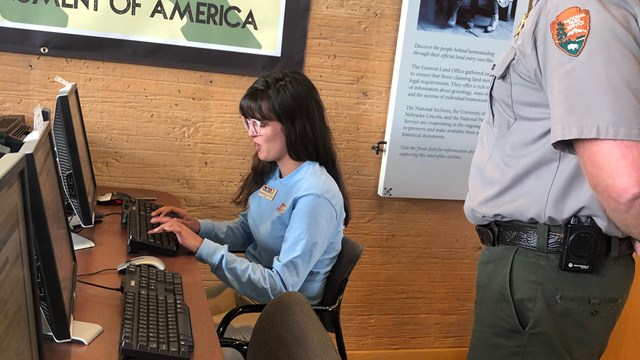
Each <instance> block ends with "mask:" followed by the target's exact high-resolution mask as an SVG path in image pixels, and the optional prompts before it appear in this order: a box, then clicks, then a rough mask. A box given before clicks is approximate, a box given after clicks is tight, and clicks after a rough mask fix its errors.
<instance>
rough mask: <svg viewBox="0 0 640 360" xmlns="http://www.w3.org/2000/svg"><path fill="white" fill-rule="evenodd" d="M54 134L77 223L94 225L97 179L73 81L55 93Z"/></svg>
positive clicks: (65, 183)
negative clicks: (56, 94)
mask: <svg viewBox="0 0 640 360" xmlns="http://www.w3.org/2000/svg"><path fill="white" fill-rule="evenodd" d="M53 135H54V141H55V147H56V155H57V159H58V164H59V167H60V175H61V178H62V185H63V187H64V191H65V194H66V196H67V198H68V199H69V202H70V203H71V206H72V207H73V210H74V211H75V213H76V215H77V217H78V220H79V221H80V224H81V225H82V226H84V227H88V226H93V223H94V217H95V206H96V179H95V176H94V174H93V166H92V162H91V153H90V152H89V142H88V141H87V133H86V131H85V127H84V119H83V117H82V108H81V106H80V97H79V96H78V88H77V87H76V84H75V83H71V84H70V85H69V86H66V87H64V88H62V89H60V91H59V92H58V97H57V98H56V108H55V115H54V121H53Z"/></svg>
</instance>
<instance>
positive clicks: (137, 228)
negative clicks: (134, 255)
mask: <svg viewBox="0 0 640 360" xmlns="http://www.w3.org/2000/svg"><path fill="white" fill-rule="evenodd" d="M160 207H162V205H159V204H156V203H154V202H151V201H146V200H140V199H131V200H125V201H123V202H122V222H123V223H125V222H126V223H127V229H128V235H127V245H128V246H129V252H130V253H131V252H137V251H148V252H151V253H156V254H160V255H169V256H173V255H176V254H177V252H178V238H177V237H176V235H175V234H174V233H172V232H162V233H159V234H147V231H149V230H151V229H153V228H155V227H156V226H157V225H156V224H151V223H150V222H149V220H151V213H152V212H153V211H154V210H157V209H159V208H160Z"/></svg>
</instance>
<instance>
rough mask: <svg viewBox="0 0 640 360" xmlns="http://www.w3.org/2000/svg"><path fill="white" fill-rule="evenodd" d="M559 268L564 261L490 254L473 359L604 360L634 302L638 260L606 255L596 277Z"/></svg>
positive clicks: (482, 275)
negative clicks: (611, 339)
mask: <svg viewBox="0 0 640 360" xmlns="http://www.w3.org/2000/svg"><path fill="white" fill-rule="evenodd" d="M616 255H617V254H616ZM559 262H560V255H559V254H549V253H540V252H538V251H536V250H529V249H525V248H521V247H516V246H509V245H498V246H495V247H485V248H484V250H483V251H482V254H481V255H480V260H479V263H478V276H477V283H476V302H475V319H474V324H473V332H472V336H471V344H470V346H469V353H468V359H470V360H475V359H482V360H487V359H500V360H503V359H531V360H540V359H545V360H546V359H554V360H555V359H577V360H589V359H598V358H600V356H601V355H602V353H603V352H604V351H605V349H606V346H607V341H608V340H609V336H610V334H611V331H612V330H613V327H614V325H615V323H616V320H617V319H618V317H619V316H620V313H621V311H622V308H623V306H624V304H625V302H626V300H627V297H628V295H629V290H630V288H631V284H632V282H633V276H634V272H635V261H634V259H633V256H632V255H631V254H629V255H624V256H620V257H617V256H615V257H614V256H612V255H609V256H602V257H600V258H599V259H598V261H597V264H596V268H595V271H594V273H593V274H583V273H573V272H566V271H562V270H560V268H559Z"/></svg>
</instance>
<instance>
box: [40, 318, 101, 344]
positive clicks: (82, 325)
mask: <svg viewBox="0 0 640 360" xmlns="http://www.w3.org/2000/svg"><path fill="white" fill-rule="evenodd" d="M41 319H42V333H43V334H45V335H47V336H50V337H52V338H53V340H54V341H55V342H58V343H59V342H61V341H58V340H57V339H56V338H55V337H54V336H53V333H52V332H51V328H50V327H49V324H48V323H47V320H46V319H45V318H44V315H42V316H41ZM103 331H104V329H103V328H102V326H100V325H98V324H92V323H88V322H84V321H78V320H73V317H71V341H76V342H81V343H83V344H85V345H89V344H91V342H92V341H93V340H95V338H97V337H98V336H99V335H100V334H102V332H103Z"/></svg>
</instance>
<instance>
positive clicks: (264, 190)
mask: <svg viewBox="0 0 640 360" xmlns="http://www.w3.org/2000/svg"><path fill="white" fill-rule="evenodd" d="M277 192H278V190H276V189H274V188H272V187H269V186H267V185H262V187H261V188H260V191H259V192H258V195H260V196H261V197H263V198H265V199H267V200H269V201H273V198H274V197H276V193H277Z"/></svg>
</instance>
